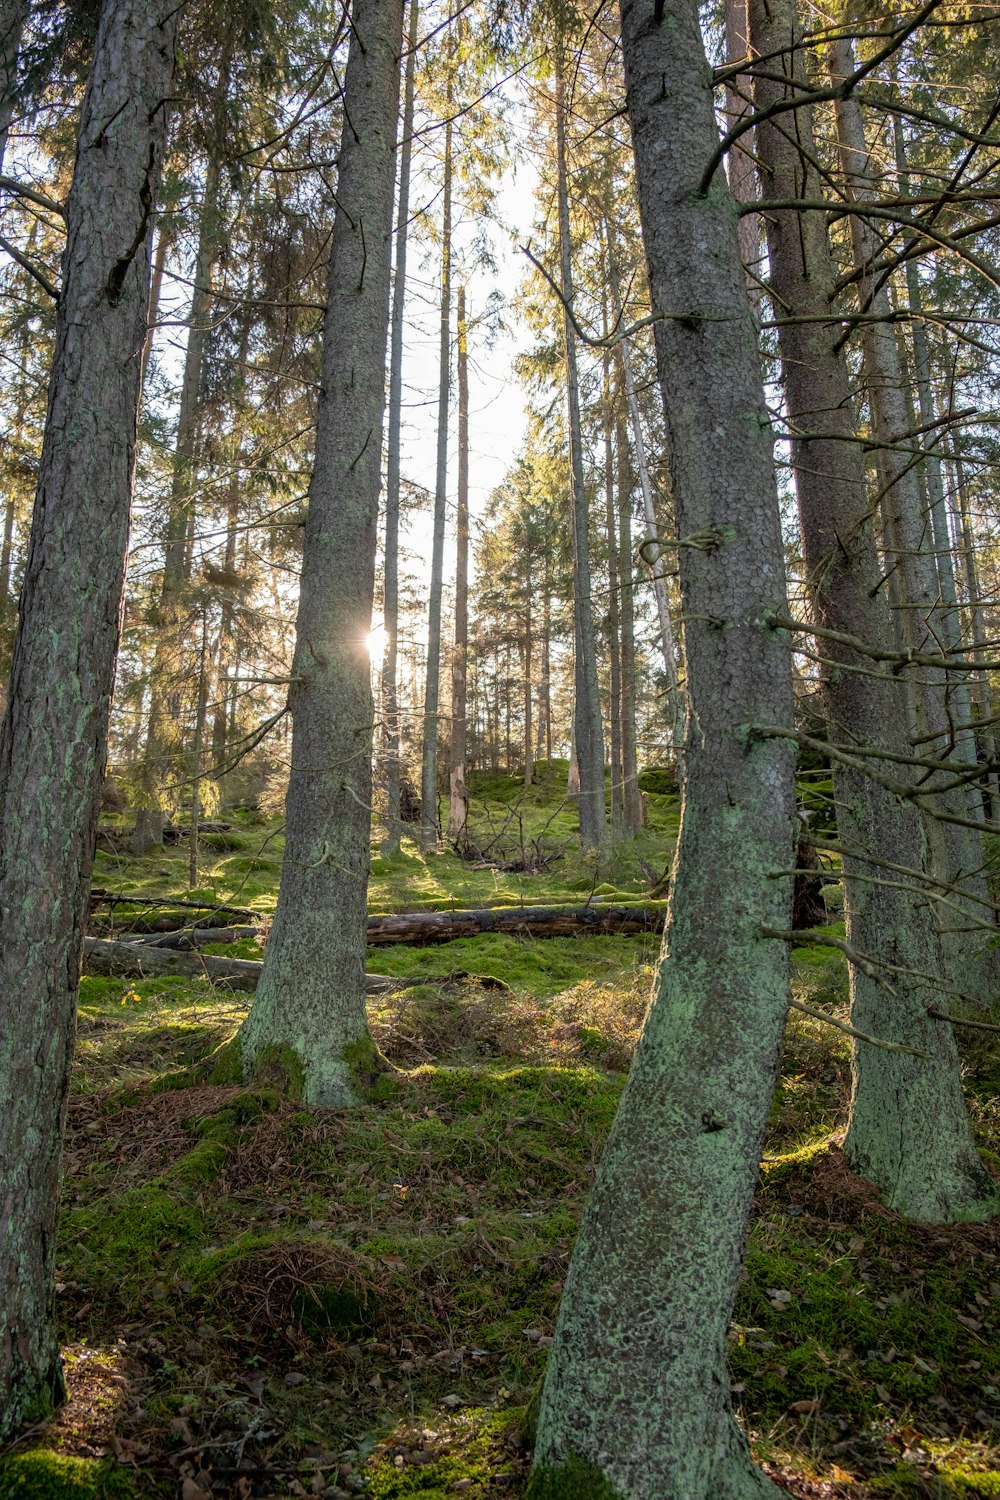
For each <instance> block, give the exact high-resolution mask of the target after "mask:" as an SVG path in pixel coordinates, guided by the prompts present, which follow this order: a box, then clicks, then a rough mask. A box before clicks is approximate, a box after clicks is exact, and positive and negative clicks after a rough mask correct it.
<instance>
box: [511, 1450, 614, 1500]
mask: <svg viewBox="0 0 1000 1500" xmlns="http://www.w3.org/2000/svg"><path fill="white" fill-rule="evenodd" d="M583 1495H586V1496H587V1500H620V1492H619V1491H618V1490H616V1489H615V1487H614V1485H612V1484H611V1483H609V1481H608V1480H607V1479H606V1478H605V1477H604V1475H603V1474H602V1473H601V1471H600V1469H595V1468H594V1466H593V1464H589V1463H587V1462H586V1461H585V1460H584V1459H582V1458H570V1459H567V1461H566V1463H564V1464H558V1465H556V1464H544V1465H542V1466H541V1467H539V1468H535V1469H532V1471H531V1478H530V1479H529V1480H528V1488H527V1489H526V1491H525V1500H581V1496H583Z"/></svg>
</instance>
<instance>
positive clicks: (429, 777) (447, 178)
mask: <svg viewBox="0 0 1000 1500" xmlns="http://www.w3.org/2000/svg"><path fill="white" fill-rule="evenodd" d="M447 107H448V113H449V119H448V122H447V124H446V125H445V128H444V213H443V222H442V226H441V337H440V356H439V357H440V361H441V364H440V379H439V384H438V428H437V471H436V475H435V481H434V528H433V536H432V539H431V579H430V597H429V600H428V605H427V676H426V680H425V687H424V748H423V763H422V767H421V776H420V845H421V848H423V849H431V848H433V847H434V845H435V844H436V843H437V836H438V825H437V767H438V703H439V698H440V689H441V595H442V592H443V586H444V529H445V508H446V505H447V500H448V410H449V405H450V397H451V179H452V122H451V118H450V115H451V83H450V80H449V86H448V105H447Z"/></svg>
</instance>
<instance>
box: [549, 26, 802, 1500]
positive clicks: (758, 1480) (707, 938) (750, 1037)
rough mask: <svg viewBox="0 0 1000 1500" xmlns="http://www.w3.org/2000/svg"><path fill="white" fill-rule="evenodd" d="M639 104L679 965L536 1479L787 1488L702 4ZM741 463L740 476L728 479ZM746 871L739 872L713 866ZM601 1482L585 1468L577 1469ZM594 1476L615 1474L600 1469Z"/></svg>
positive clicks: (737, 333) (742, 1499) (782, 653)
mask: <svg viewBox="0 0 1000 1500" xmlns="http://www.w3.org/2000/svg"><path fill="white" fill-rule="evenodd" d="M621 16H622V52H623V56H624V63H625V81H626V99H627V105H628V113H629V118H630V120H631V125H632V136H633V143H634V146H635V154H636V176H637V182H638V189H639V205H640V214H641V218H642V227H643V238H644V241H645V247H646V258H647V261H648V265H649V284H650V293H651V301H652V306H653V309H654V311H655V312H659V313H661V314H664V315H666V316H665V317H664V318H663V319H662V320H661V321H658V322H657V324H656V350H657V372H658V376H659V382H660V386H661V390H662V394H663V400H664V406H665V408H666V417H667V423H668V429H669V446H670V462H671V469H672V478H673V494H674V501H675V505H676V507H677V525H678V531H679V532H680V534H681V535H682V536H693V535H700V536H701V537H703V538H704V539H705V548H706V550H703V551H702V550H698V549H695V548H684V549H683V551H682V553H681V556H680V563H679V565H680V572H681V591H682V601H683V607H684V616H685V622H686V623H685V646H686V651H685V660H686V662H687V669H688V692H689V702H690V710H689V711H690V715H691V722H692V723H693V724H696V725H697V726H698V732H697V734H693V735H692V736H691V737H690V740H689V743H688V746H687V752H686V756H685V769H684V781H683V801H682V811H681V828H680V837H679V842H678V849H677V858H676V863H675V869H674V884H673V891H672V900H671V911H670V917H669V921H668V927H667V932H666V934H665V937H664V959H665V961H663V962H661V964H660V966H659V969H658V973H657V979H656V986H655V991H654V995H653V1001H652V1005H651V1008H650V1011H649V1014H648V1016H647V1019H646V1023H645V1026H644V1028H643V1032H642V1036H641V1038H640V1040H639V1045H638V1048H637V1050H636V1056H635V1061H634V1063H633V1066H632V1072H631V1074H630V1077H629V1080H628V1083H627V1084H626V1088H625V1092H624V1095H623V1098H622V1103H621V1105H620V1107H619V1111H618V1115H617V1117H616V1120H615V1123H614V1126H613V1128H612V1132H611V1137H610V1140H609V1142H608V1144H607V1146H606V1147H605V1151H604V1155H603V1157H602V1160H601V1164H600V1168H599V1170H598V1176H597V1181H596V1184H595V1187H594V1192H593V1195H592V1197H591V1200H590V1203H589V1204H588V1206H587V1209H586V1211H585V1214H584V1218H583V1222H582V1225H581V1228H580V1234H579V1238H578V1240H577V1245H576V1249H575V1251H574V1254H573V1260H572V1263H571V1266H570V1270H569V1274H568V1276H567V1279H566V1289H565V1292H564V1294H563V1300H562V1306H561V1308H560V1312H559V1320H558V1323H557V1327H556V1335H555V1340H554V1343H553V1346H552V1350H551V1355H550V1361H549V1367H548V1372H547V1375H546V1380H545V1387H544V1391H543V1395H542V1404H541V1413H540V1417H539V1424H538V1444H537V1448H536V1454H535V1464H536V1471H535V1476H534V1480H533V1486H532V1488H531V1489H530V1490H529V1494H532V1495H533V1496H538V1497H543V1496H554V1495H556V1494H566V1493H568V1492H569V1491H568V1489H567V1485H568V1484H569V1483H570V1482H571V1476H572V1475H573V1471H574V1468H575V1469H576V1473H577V1475H578V1476H579V1478H580V1480H581V1481H583V1482H581V1483H580V1486H579V1489H578V1491H577V1493H580V1494H583V1493H592V1494H595V1495H597V1494H605V1493H609V1494H614V1495H615V1496H618V1497H620V1500H649V1497H650V1496H651V1495H664V1496H666V1495H670V1496H678V1497H679V1496H684V1500H748V1497H755V1500H759V1497H763V1496H765V1495H771V1494H775V1495H776V1493H777V1492H776V1490H775V1489H774V1487H773V1486H772V1485H771V1484H770V1483H769V1482H768V1481H767V1480H766V1479H765V1478H764V1476H763V1474H761V1473H760V1471H759V1470H757V1469H756V1468H755V1467H754V1466H753V1464H752V1462H751V1460H750V1456H749V1453H748V1452H747V1449H746V1444H745V1441H744V1439H743V1437H742V1435H741V1434H740V1433H739V1431H738V1428H737V1427H736V1424H735V1420H734V1417H733V1415H732V1412H731V1409H730V1404H729V1379H728V1374H727V1371H726V1357H725V1350H726V1337H727V1331H728V1325H729V1319H730V1315H731V1312H732V1307H733V1301H734V1298H735V1294H736V1288H737V1283H738V1276H739V1263H740V1253H741V1249H742V1246H743V1241H744V1237H745V1233H746V1226H747V1220H748V1216H749V1212H750V1205H751V1202H752V1197H753V1190H754V1184H755V1181H756V1176H757V1170H758V1163H759V1159H760V1151H761V1145H762V1142H763V1137H764V1127H765V1124H766V1120H767V1114H768V1110H769V1107H770V1100H771V1093H772V1090H773V1085H774V1079H775V1076H776V1073H777V1064H778V1054H779V1048H780V1045H781V1038H782V1032H783V1029H784V1018H785V1013H786V1009H787V1006H788V1002H789V988H788V956H787V952H786V951H784V950H783V949H782V948H781V947H779V945H777V944H776V943H774V942H769V941H768V940H767V939H766V938H764V937H763V928H764V927H765V926H769V925H770V924H771V922H772V920H773V918H774V916H777V915H780V916H782V917H783V918H785V919H787V916H788V913H789V910H790V900H791V888H790V882H789V881H788V880H787V879H784V878H781V879H779V878H769V876H771V875H772V874H773V872H775V871H778V870H787V869H788V868H789V864H788V861H790V859H791V857H792V852H793V849H794V833H793V824H794V768H793V763H792V757H791V755H790V754H789V751H788V750H787V749H780V750H779V749H777V748H776V747H775V745H774V744H773V743H767V742H765V741H764V740H762V739H761V738H759V737H757V736H755V735H754V734H753V732H752V726H753V725H754V724H755V723H759V722H760V717H759V716H760V715H761V714H762V713H773V714H775V715H776V716H777V720H778V721H779V722H780V723H781V724H784V725H789V726H790V725H791V722H792V701H791V679H790V670H789V649H788V642H787V640H786V639H785V638H784V637H782V636H781V634H780V633H779V632H777V631H775V630H773V629H771V628H769V626H768V624H767V619H768V615H769V612H770V611H771V610H773V609H774V608H775V607H778V608H781V607H782V605H783V601H784V599H785V575H784V556H783V545H782V538H781V527H780V520H779V513H778V503H777V496H776V493H775V482H774V467H773V456H772V440H771V432H770V423H769V421H768V416H767V410H766V406H765V402H764V393H763V386H762V380H761V372H760V365H759V361H758V355H757V338H756V330H755V327H754V321H753V317H752V313H751V309H750V305H749V302H748V300H747V295H746V285H745V280H744V276H743V268H742V265H741V263H740V257H739V248H738V245H737V239H736V224H735V215H734V213H733V209H732V203H731V200H730V198H729V195H728V192H727V191H726V189H725V186H724V184H723V183H721V182H719V181H716V182H715V183H713V185H712V188H711V191H710V193H709V194H707V195H706V196H702V195H701V194H700V193H699V192H698V190H697V188H698V183H699V180H700V177H701V174H702V172H703V170H704V164H705V161H706V160H707V159H708V157H709V156H710V155H711V152H712V150H713V147H714V145H715V143H716V141H717V138H718V137H717V130H716V125H715V117H714V109H713V101H712V86H711V71H710V69H709V67H708V64H707V62H706V58H705V52H704V47H703V44H702V38H701V34H700V31H699V26H698V10H697V6H696V5H695V4H694V3H693V0H664V5H663V8H662V19H660V11H659V10H658V9H657V8H654V6H652V5H651V4H650V3H649V0H622V5H621ZM734 475H739V484H738V485H734V483H733V476H734ZM721 870H725V871H726V872H727V874H726V879H725V881H722V882H720V881H719V879H718V872H719V871H721ZM584 1482H587V1483H589V1484H590V1488H589V1489H585V1488H584ZM599 1486H603V1488H600V1487H599Z"/></svg>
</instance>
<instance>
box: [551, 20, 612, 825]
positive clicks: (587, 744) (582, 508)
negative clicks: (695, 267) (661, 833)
mask: <svg viewBox="0 0 1000 1500" xmlns="http://www.w3.org/2000/svg"><path fill="white" fill-rule="evenodd" d="M555 70H556V80H555V82H556V159H557V160H556V165H557V188H556V191H557V196H558V200H559V262H560V270H561V278H560V279H561V283H562V296H563V301H564V303H565V311H564V316H563V334H564V338H565V349H566V400H567V406H568V427H569V449H570V484H571V490H572V495H571V505H572V521H573V626H574V643H575V656H574V689H575V694H574V704H573V722H574V729H575V744H576V760H577V766H578V768H579V774H580V789H579V792H578V793H576V796H577V801H578V805H579V808H580V843H581V845H582V846H583V848H584V849H600V848H602V847H603V845H604V843H605V841H606V839H607V815H606V811H605V805H604V728H603V725H602V723H601V697H600V690H599V688H598V684H597V641H596V638H595V633H594V605H593V599H592V597H591V572H590V536H589V524H590V521H589V515H588V505H587V486H586V480H585V477H584V470H583V435H582V431H581V426H580V380H579V375H578V373H577V366H576V335H575V333H574V331H573V324H572V322H571V321H570V317H569V308H570V307H572V304H573V255H572V240H571V238H570V221H569V185H568V181H567V162H566V80H565V76H564V74H565V55H564V51H563V45H562V40H561V39H560V40H559V42H558V44H557V55H556V61H555Z"/></svg>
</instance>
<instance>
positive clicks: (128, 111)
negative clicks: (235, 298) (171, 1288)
mask: <svg viewBox="0 0 1000 1500" xmlns="http://www.w3.org/2000/svg"><path fill="white" fill-rule="evenodd" d="M176 17H177V11H176V8H175V7H172V6H161V5H152V4H149V3H148V0H143V3H141V4H140V3H138V0H107V3H106V4H105V5H104V7H103V10H102V13H101V18H100V23H99V26H98V33H97V39H96V42H95V45H94V60H93V66H92V68H91V74H90V79H89V81H88V84H87V89H86V93H85V95H84V100H83V107H82V111H81V118H80V134H79V140H78V146H77V156H76V168H75V172H74V176H73V185H72V187H71V189H70V192H69V196H68V199H67V202H66V249H65V251H64V254H63V263H62V267H63V268H62V294H61V296H60V299H59V304H58V308H57V312H56V345H55V354H54V357H53V364H52V375H51V378H50V382H49V398H48V417H47V421H46V428H45V438H44V442H43V447H42V457H41V465H40V471H39V480H38V492H37V498H36V500H35V512H34V517H33V521H32V531H31V542H30V545H29V550H28V560H27V567H26V569H25V578H24V587H23V589H22V592H21V605H20V618H19V625H18V636H17V642H16V645H15V649H14V663H13V668H12V671H11V682H10V692H9V695H8V699H7V709H6V714H5V717H4V721H3V726H2V729H0V846H2V848H3V853H4V858H3V863H2V865H0V1100H2V1103H3V1108H2V1109H0V1181H2V1182H3V1207H2V1209H0V1443H3V1442H4V1441H6V1440H7V1439H9V1438H11V1437H13V1436H14V1434H15V1433H16V1432H17V1429H18V1427H19V1426H20V1424H21V1422H22V1421H25V1420H32V1421H37V1420H38V1419H39V1418H41V1417H43V1416H44V1415H45V1414H46V1413H47V1412H48V1411H49V1410H50V1409H51V1407H52V1405H53V1404H54V1403H55V1402H57V1401H59V1400H60V1399H61V1396H62V1389H63V1387H62V1376H61V1373H60V1363H59V1345H58V1337H57V1332H56V1328H55V1324H54V1321H53V1298H54V1283H53V1274H54V1268H55V1232H56V1203H57V1198H58V1193H59V1176H60V1164H61V1140H60V1135H61V1126H62V1117H63V1110H64V1106H65V1101H66V1093H67V1089H68V1085H69V1065H70V1059H71V1055H72V1050H73V1038H74V1025H75V1008H76V992H77V982H78V979H79V974H80V955H81V952H82V948H83V930H84V923H85V920H86V913H87V892H88V887H89V882H90V872H91V868H92V863H93V856H94V842H95V838H96V831H97V816H98V810H99V807H100V798H101V783H102V779H103V773H104V763H105V756H106V753H107V729H108V711H109V707H110V700H111V688H112V681H113V677H114V663H115V652H116V649H117V645H118V637H119V630H120V622H121V607H122V596H123V589H124V578H125V554H126V549H127V546H128V524H129V506H130V501H131V495H132V476H133V467H134V460H135V434H136V422H137V416H138V405H139V366H140V353H141V349H142V342H143V338H144V336H145V331H146V308H147V305H148V300H149V238H150V234H149V228H150V225H149V216H150V212H151V208H152V205H153V203H155V201H156V192H157V186H158V183H159V175H160V165H161V161H162V157H163V148H164V141H165V136H166V116H167V109H166V107H165V101H166V100H168V99H169V98H170V96H171V94H172V92H173V88H172V80H173V73H174V38H175V30H176ZM111 120H113V121H114V129H113V130H111V129H109V128H108V122H109V121H111Z"/></svg>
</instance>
